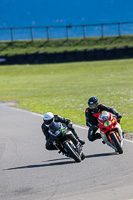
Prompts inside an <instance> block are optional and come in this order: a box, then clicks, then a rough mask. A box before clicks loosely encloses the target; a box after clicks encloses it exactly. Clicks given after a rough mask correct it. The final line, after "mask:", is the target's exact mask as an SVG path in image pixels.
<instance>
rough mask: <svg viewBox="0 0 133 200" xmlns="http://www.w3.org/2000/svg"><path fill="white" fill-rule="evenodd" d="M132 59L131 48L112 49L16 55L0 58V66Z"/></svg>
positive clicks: (132, 49) (132, 50) (132, 51)
mask: <svg viewBox="0 0 133 200" xmlns="http://www.w3.org/2000/svg"><path fill="white" fill-rule="evenodd" d="M123 58H133V47H123V48H113V49H108V50H106V49H93V50H77V51H71V52H67V51H64V52H54V53H33V54H21V55H19V54H17V55H14V56H5V57H0V59H1V60H2V62H0V64H1V65H2V64H42V63H65V62H79V61H94V60H109V59H123Z"/></svg>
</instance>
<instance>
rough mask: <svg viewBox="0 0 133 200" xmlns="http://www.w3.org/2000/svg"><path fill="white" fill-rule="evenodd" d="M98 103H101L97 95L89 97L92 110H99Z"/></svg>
mask: <svg viewBox="0 0 133 200" xmlns="http://www.w3.org/2000/svg"><path fill="white" fill-rule="evenodd" d="M98 104H99V101H98V98H97V97H90V98H89V99H88V106H89V108H90V109H91V110H93V111H95V110H97V107H98Z"/></svg>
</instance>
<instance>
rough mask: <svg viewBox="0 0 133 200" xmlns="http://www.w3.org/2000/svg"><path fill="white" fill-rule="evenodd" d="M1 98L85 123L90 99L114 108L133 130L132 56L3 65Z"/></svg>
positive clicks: (27, 107)
mask: <svg viewBox="0 0 133 200" xmlns="http://www.w3.org/2000/svg"><path fill="white" fill-rule="evenodd" d="M0 86H1V87H0V101H13V100H16V101H17V106H18V107H20V108H23V109H26V110H31V111H34V112H37V113H41V114H44V113H45V112H48V111H51V112H53V113H54V114H59V115H62V116H64V117H66V118H70V119H72V121H73V122H74V123H75V124H80V125H85V116H84V110H85V108H86V107H87V101H88V98H89V97H91V96H97V97H98V98H99V100H100V103H103V104H105V105H107V106H110V107H114V108H115V109H116V110H117V111H118V112H120V113H121V114H122V115H123V118H122V122H121V124H122V128H123V130H124V131H125V132H133V123H132V122H133V59H129V60H112V61H95V62H80V63H66V64H44V65H13V66H0Z"/></svg>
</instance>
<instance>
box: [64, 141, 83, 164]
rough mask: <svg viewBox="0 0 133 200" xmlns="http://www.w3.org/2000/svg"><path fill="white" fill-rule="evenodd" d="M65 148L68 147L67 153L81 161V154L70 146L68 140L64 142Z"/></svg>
mask: <svg viewBox="0 0 133 200" xmlns="http://www.w3.org/2000/svg"><path fill="white" fill-rule="evenodd" d="M64 148H65V149H66V151H67V153H68V154H69V155H70V156H71V157H72V158H73V159H74V160H75V161H76V162H81V158H80V155H79V154H78V153H77V152H76V151H75V150H74V149H73V148H72V147H71V146H70V144H69V143H68V142H65V143H64Z"/></svg>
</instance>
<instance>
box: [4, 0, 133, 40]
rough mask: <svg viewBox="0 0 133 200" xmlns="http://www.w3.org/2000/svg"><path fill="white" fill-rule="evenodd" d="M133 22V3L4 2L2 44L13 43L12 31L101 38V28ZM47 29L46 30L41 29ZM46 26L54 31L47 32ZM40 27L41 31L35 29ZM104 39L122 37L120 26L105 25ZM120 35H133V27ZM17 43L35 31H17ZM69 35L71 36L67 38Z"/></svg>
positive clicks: (111, 0) (77, 0) (127, 0)
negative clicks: (70, 26)
mask: <svg viewBox="0 0 133 200" xmlns="http://www.w3.org/2000/svg"><path fill="white" fill-rule="evenodd" d="M118 22H120V23H122V22H133V0H93V1H92V0H23V1H22V0H0V40H10V39H11V29H2V28H11V27H12V28H17V27H19V28H23V27H33V30H32V31H33V32H32V34H33V35H32V36H33V38H36V39H38V38H47V37H48V35H47V34H48V33H49V38H65V37H67V36H69V37H83V35H84V29H83V26H80V27H72V28H69V29H68V32H67V30H66V28H65V27H63V26H68V25H72V26H73V25H83V24H85V25H86V24H87V25H94V26H87V27H85V35H86V36H100V35H101V31H102V27H101V26H100V25H98V24H105V23H106V24H107V23H118ZM42 26H43V28H41V27H42ZM46 26H62V27H61V28H55V27H51V28H49V29H48V31H49V32H47V29H46V28H45V27H46ZM35 27H40V28H37V29H36V28H35ZM103 28H104V29H103V34H104V35H118V34H119V26H118V24H116V25H113V24H112V25H104V27H103ZM120 33H121V34H123V35H125V34H133V23H128V24H122V25H121V26H120ZM12 34H13V35H12V37H13V39H14V40H18V39H30V38H31V29H13V32H12ZM67 34H68V35H67Z"/></svg>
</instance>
